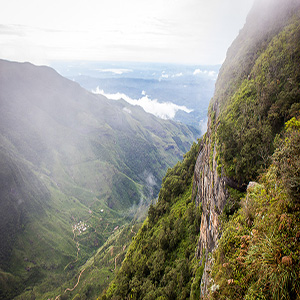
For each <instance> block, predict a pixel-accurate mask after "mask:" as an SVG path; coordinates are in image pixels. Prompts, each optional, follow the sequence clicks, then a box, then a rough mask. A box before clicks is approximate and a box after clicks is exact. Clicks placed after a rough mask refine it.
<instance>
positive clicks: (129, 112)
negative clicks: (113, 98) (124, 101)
mask: <svg viewBox="0 0 300 300" xmlns="http://www.w3.org/2000/svg"><path fill="white" fill-rule="evenodd" d="M123 110H124V111H125V112H127V113H128V114H131V113H132V111H131V110H130V109H129V108H127V107H124V108H123Z"/></svg>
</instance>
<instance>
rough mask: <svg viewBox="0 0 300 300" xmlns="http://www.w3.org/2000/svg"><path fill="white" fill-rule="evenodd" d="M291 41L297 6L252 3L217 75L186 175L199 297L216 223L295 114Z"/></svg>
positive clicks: (298, 35)
mask: <svg viewBox="0 0 300 300" xmlns="http://www.w3.org/2000/svg"><path fill="white" fill-rule="evenodd" d="M299 41H300V3H299V1H294V0H289V1H286V0H284V1H283V0H274V1H267V0H264V1H256V2H255V3H254V6H253V8H252V10H251V11H250V13H249V15H248V17H247V21H246V24H245V26H244V28H243V29H242V30H241V31H240V34H239V36H238V37H237V38H236V40H235V41H234V42H233V44H232V46H231V47H230V48H229V50H228V52H227V57H226V60H225V62H224V64H223V66H222V68H221V70H220V73H219V77H218V80H217V83H216V90H215V95H214V97H213V99H212V101H211V103H210V108H209V120H208V131H207V134H206V136H205V137H204V139H203V141H202V143H201V145H200V152H199V155H198V158H197V161H196V166H195V174H194V186H193V193H194V195H195V196H196V203H197V205H202V209H203V213H202V218H201V227H200V238H199V242H198V249H197V255H198V257H199V258H200V257H202V255H203V254H204V253H205V256H206V266H205V270H204V275H203V277H202V283H201V297H205V296H208V294H209V291H213V290H214V288H215V286H214V285H213V283H212V281H211V278H210V269H211V266H212V255H211V253H212V252H213V251H214V249H215V248H216V246H217V245H218V240H219V238H220V236H221V235H222V228H221V227H222V226H221V225H222V224H221V223H222V222H221V216H222V219H224V218H225V219H226V218H228V216H230V215H232V214H233V213H234V212H235V211H236V209H237V208H238V207H239V200H240V198H241V196H242V195H243V194H244V192H245V191H246V187H247V185H248V183H249V181H251V180H256V179H257V177H258V175H259V174H261V173H262V172H263V170H265V169H266V168H267V167H268V166H269V165H270V162H271V160H270V155H271V154H272V153H273V151H274V148H275V147H274V139H275V137H276V135H277V134H278V133H280V132H281V130H282V128H283V126H284V123H285V122H286V121H287V120H289V119H290V118H291V117H293V116H296V115H297V114H298V113H299V109H300V104H299V103H300V89H299V82H300V72H299V63H300V43H299ZM209 287H211V288H210V289H208V288H209Z"/></svg>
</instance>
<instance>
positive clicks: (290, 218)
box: [101, 0, 300, 299]
mask: <svg viewBox="0 0 300 300" xmlns="http://www.w3.org/2000/svg"><path fill="white" fill-rule="evenodd" d="M299 38H300V3H299V1H295V0H288V1H286V0H272V1H271V0H263V1H255V3H254V5H253V8H252V9H251V11H250V13H249V15H248V17H247V21H246V24H245V26H244V28H243V29H242V30H241V31H240V33H239V35H238V37H237V38H236V40H235V41H234V42H233V44H232V45H231V47H230V48H229V49H228V52H227V57H226V60H225V62H224V64H223V65H222V67H221V69H220V72H219V76H218V79H217V82H216V89H215V94H214V97H213V99H212V100H211V102H210V106H209V112H208V131H207V133H206V134H205V135H204V136H203V138H202V140H201V141H200V142H199V145H198V149H199V150H198V151H195V150H192V151H191V152H189V153H188V154H187V157H188V158H189V159H188V161H189V163H187V161H186V160H183V161H182V162H181V164H179V165H176V166H175V167H174V168H173V169H172V170H170V171H169V172H167V175H166V177H165V178H164V179H163V185H162V189H161V191H160V194H159V199H158V202H157V204H156V205H155V206H151V207H150V208H149V211H148V218H147V219H146V221H145V222H144V224H143V226H142V227H141V229H140V230H139V232H138V234H137V236H136V237H135V240H134V242H133V243H132V244H131V246H130V248H129V250H128V252H127V255H126V257H125V260H124V262H123V264H122V267H121V269H120V272H119V273H118V274H117V276H116V278H115V279H114V280H113V282H112V284H111V285H110V287H109V288H108V289H107V291H106V292H105V293H103V294H102V298H101V299H126V298H133V299H199V298H201V299H299V295H300V285H299V272H300V268H299V266H300V260H299V253H300V246H299V245H300V243H299V238H300V233H299V232H300V231H299V230H300V222H299V220H300V206H299V192H300V174H299V164H300V160H299V157H300V149H299V139H300V89H299V86H300V85H299V84H300V70H299V63H300V43H299V40H300V39H299ZM196 153H197V154H196ZM185 159H186V158H185ZM190 168H193V169H194V172H192V174H190V173H189V172H188V171H187V170H190ZM187 178H189V179H188V180H187ZM199 211H200V213H201V217H200V216H199ZM189 216H192V217H191V219H192V220H191V221H189ZM191 226H195V227H194V229H198V231H197V235H198V237H199V238H198V241H195V236H194V233H193V229H192V228H191ZM187 241H189V242H187ZM193 250H194V251H193ZM132 265H133V266H135V268H132V267H131V266H132Z"/></svg>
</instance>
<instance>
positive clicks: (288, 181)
mask: <svg viewBox="0 0 300 300" xmlns="http://www.w3.org/2000/svg"><path fill="white" fill-rule="evenodd" d="M286 131H287V132H286V135H285V139H284V141H282V142H281V144H280V146H279V148H278V149H277V150H276V152H275V155H274V164H275V166H276V171H277V176H278V177H279V178H280V179H281V180H282V183H283V184H284V186H285V187H286V189H287V191H288V193H289V196H290V197H292V198H293V199H294V200H297V201H298V202H300V160H299V157H300V121H298V120H297V119H296V118H295V117H294V118H292V119H291V120H290V121H288V122H287V123H286Z"/></svg>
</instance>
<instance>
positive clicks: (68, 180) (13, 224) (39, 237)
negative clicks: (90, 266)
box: [0, 60, 196, 299]
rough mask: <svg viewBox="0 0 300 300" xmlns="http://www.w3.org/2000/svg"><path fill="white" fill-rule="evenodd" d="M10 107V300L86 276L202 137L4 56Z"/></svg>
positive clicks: (4, 286) (4, 266)
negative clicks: (85, 267)
mask: <svg viewBox="0 0 300 300" xmlns="http://www.w3.org/2000/svg"><path fill="white" fill-rule="evenodd" d="M0 107H1V109H0V141H1V148H0V156H1V159H0V164H1V168H0V203H1V211H0V230H1V244H0V268H1V272H0V274H1V275H0V285H1V288H0V290H1V294H0V297H1V298H2V299H9V298H11V297H12V296H14V295H17V294H19V293H21V292H22V291H23V290H24V289H26V290H27V291H32V293H33V294H34V295H35V297H40V296H41V295H42V294H44V293H46V292H47V291H49V290H52V289H55V288H56V287H59V286H60V285H61V284H62V283H63V282H64V281H65V280H68V279H70V278H72V277H73V276H74V275H76V272H77V270H78V268H79V266H80V265H82V264H83V262H85V261H86V260H87V259H88V258H90V257H91V255H92V254H94V253H95V252H96V250H97V249H98V248H99V247H100V246H101V245H103V243H104V242H105V241H106V240H107V238H108V237H109V236H110V235H111V234H112V232H113V230H114V228H115V227H116V226H121V225H123V224H127V223H129V222H130V220H132V218H133V217H136V218H139V217H140V216H142V215H143V214H144V210H145V207H146V206H147V205H148V203H149V201H151V200H152V199H153V198H154V197H156V196H157V194H158V191H159V188H160V183H161V179H162V177H163V175H164V174H165V172H166V170H167V168H168V167H170V166H172V165H174V164H175V163H176V162H177V161H178V160H179V159H180V158H181V157H182V155H183V153H185V152H186V151H187V150H188V149H189V148H190V145H191V144H192V142H193V141H194V140H195V136H194V134H196V132H195V131H194V130H193V129H192V128H191V130H190V129H189V128H188V127H186V126H184V125H181V124H178V123H175V122H172V121H165V120H161V119H158V118H156V117H154V116H153V115H150V114H147V113H145V112H144V111H143V110H142V109H141V108H139V107H136V106H130V105H129V104H127V103H126V102H122V101H118V102H114V101H110V100H108V99H106V98H105V97H102V96H98V95H93V94H91V93H89V92H87V91H86V90H84V89H83V88H81V87H80V86H79V85H78V84H76V83H74V82H72V81H70V80H67V79H65V78H63V77H62V76H60V75H59V74H58V73H57V72H55V71H54V70H53V69H51V68H48V67H36V66H34V65H31V64H29V63H23V64H21V63H14V62H8V61H4V60H1V61H0ZM78 223H79V225H78ZM75 225H76V227H75ZM79 249H80V251H79ZM54 278H55V279H54Z"/></svg>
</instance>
